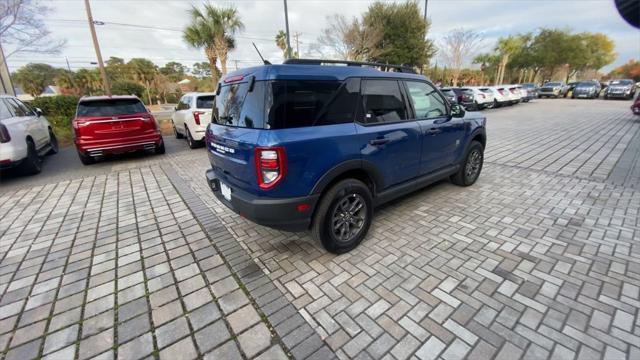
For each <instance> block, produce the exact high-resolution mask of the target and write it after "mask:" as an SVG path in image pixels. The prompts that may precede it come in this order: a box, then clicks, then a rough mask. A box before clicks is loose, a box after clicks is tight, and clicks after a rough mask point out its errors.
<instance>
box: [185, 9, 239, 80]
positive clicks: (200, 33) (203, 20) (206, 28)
mask: <svg viewBox="0 0 640 360" xmlns="http://www.w3.org/2000/svg"><path fill="white" fill-rule="evenodd" d="M190 14H191V25H189V26H188V27H187V28H186V29H185V30H184V34H183V37H184V40H185V41H186V42H187V43H188V44H189V45H191V46H193V47H196V48H204V52H205V55H206V56H207V59H208V60H209V66H210V67H211V77H212V78H213V82H214V84H216V85H217V83H218V69H217V66H216V63H217V61H218V60H220V67H221V72H222V75H225V74H226V73H227V54H228V53H229V50H231V49H233V48H234V47H235V40H234V38H233V35H234V34H235V33H236V32H238V31H240V30H243V29H244V24H243V23H242V21H241V20H240V16H239V15H238V11H237V10H236V9H234V8H216V7H215V6H213V5H212V4H205V5H204V9H203V10H200V9H198V8H196V7H195V6H194V7H192V8H191V10H190Z"/></svg>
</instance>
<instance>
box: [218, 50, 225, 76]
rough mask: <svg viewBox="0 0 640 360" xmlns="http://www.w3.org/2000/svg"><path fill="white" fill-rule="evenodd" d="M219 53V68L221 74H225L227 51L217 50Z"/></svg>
mask: <svg viewBox="0 0 640 360" xmlns="http://www.w3.org/2000/svg"><path fill="white" fill-rule="evenodd" d="M219 54H220V58H219V59H220V70H221V72H222V76H225V75H227V52H226V51H224V50H222V51H220V52H219Z"/></svg>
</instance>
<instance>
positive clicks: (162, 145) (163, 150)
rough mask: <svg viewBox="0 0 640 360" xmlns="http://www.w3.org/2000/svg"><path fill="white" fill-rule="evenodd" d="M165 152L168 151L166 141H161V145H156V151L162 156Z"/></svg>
mask: <svg viewBox="0 0 640 360" xmlns="http://www.w3.org/2000/svg"><path fill="white" fill-rule="evenodd" d="M165 151H166V150H165V148H164V141H163V140H160V145H156V149H155V152H156V155H162V154H164V153H165Z"/></svg>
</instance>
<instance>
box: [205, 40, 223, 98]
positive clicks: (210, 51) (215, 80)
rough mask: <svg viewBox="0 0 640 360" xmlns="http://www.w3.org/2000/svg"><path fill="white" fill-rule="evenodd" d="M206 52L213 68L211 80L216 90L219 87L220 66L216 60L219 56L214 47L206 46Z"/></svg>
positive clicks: (210, 66)
mask: <svg viewBox="0 0 640 360" xmlns="http://www.w3.org/2000/svg"><path fill="white" fill-rule="evenodd" d="M205 53H206V55H207V59H208V60H209V68H211V80H213V88H214V90H215V89H216V88H217V87H218V80H220V79H218V67H217V66H216V62H217V61H218V56H217V55H216V52H215V50H214V49H213V48H210V47H209V48H206V49H205Z"/></svg>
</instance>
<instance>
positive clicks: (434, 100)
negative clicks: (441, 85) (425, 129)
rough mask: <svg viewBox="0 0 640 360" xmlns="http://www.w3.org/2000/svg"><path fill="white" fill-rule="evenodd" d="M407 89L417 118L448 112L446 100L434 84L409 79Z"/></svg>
mask: <svg viewBox="0 0 640 360" xmlns="http://www.w3.org/2000/svg"><path fill="white" fill-rule="evenodd" d="M407 89H408V91H409V98H410V99H411V103H412V104H413V109H414V110H415V113H416V118H417V119H430V118H435V117H441V116H444V115H446V114H447V106H446V105H445V100H444V98H443V97H442V96H440V94H438V92H437V91H436V89H435V88H434V87H433V86H431V85H429V84H427V83H423V82H417V81H407Z"/></svg>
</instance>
